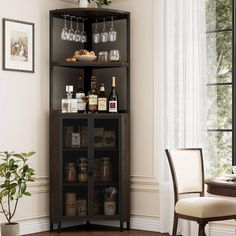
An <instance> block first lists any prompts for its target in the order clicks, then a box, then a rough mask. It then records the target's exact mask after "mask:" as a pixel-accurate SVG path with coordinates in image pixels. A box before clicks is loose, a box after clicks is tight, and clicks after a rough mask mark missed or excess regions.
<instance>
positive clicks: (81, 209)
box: [76, 198, 87, 216]
mask: <svg viewBox="0 0 236 236" xmlns="http://www.w3.org/2000/svg"><path fill="white" fill-rule="evenodd" d="M76 210H77V215H78V216H86V215H87V201H86V199H83V198H81V199H78V200H77V201H76Z"/></svg>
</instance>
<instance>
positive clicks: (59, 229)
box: [57, 221, 61, 233]
mask: <svg viewBox="0 0 236 236" xmlns="http://www.w3.org/2000/svg"><path fill="white" fill-rule="evenodd" d="M57 233H61V221H59V222H58V223H57Z"/></svg>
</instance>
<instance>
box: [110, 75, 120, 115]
mask: <svg viewBox="0 0 236 236" xmlns="http://www.w3.org/2000/svg"><path fill="white" fill-rule="evenodd" d="M108 107H109V112H111V113H117V112H118V96H117V92H116V77H114V76H113V77H112V88H111V93H110V96H109V105H108Z"/></svg>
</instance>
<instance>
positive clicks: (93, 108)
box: [88, 76, 98, 112]
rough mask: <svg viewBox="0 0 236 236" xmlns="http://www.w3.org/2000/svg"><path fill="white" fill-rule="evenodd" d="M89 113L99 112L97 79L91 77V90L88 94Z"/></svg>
mask: <svg viewBox="0 0 236 236" xmlns="http://www.w3.org/2000/svg"><path fill="white" fill-rule="evenodd" d="M88 97H89V99H88V112H97V110H98V93H97V86H96V77H95V76H92V77H91V89H90V91H89V92H88Z"/></svg>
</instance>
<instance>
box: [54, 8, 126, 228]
mask: <svg viewBox="0 0 236 236" xmlns="http://www.w3.org/2000/svg"><path fill="white" fill-rule="evenodd" d="M64 15H68V16H74V17H79V18H80V19H82V20H84V24H85V31H86V33H87V42H86V43H84V44H83V43H78V42H72V41H65V40H61V31H62V28H63V27H64ZM112 17H113V19H114V28H115V29H116V30H117V32H118V36H117V41H116V42H107V43H99V44H94V43H93V41H92V32H93V31H94V27H95V22H96V21H97V24H98V29H99V30H100V31H101V30H102V24H103V20H104V19H105V20H106V28H107V30H109V28H110V25H111V18H112ZM72 22H73V28H74V29H75V28H76V21H75V18H72ZM79 27H80V29H81V20H80V22H79ZM67 28H68V29H69V28H70V18H69V17H67ZM79 49H86V50H89V51H91V50H93V51H94V52H95V53H96V55H98V53H99V52H100V51H108V52H109V51H110V50H113V49H118V50H119V52H120V60H119V62H98V61H97V60H96V61H93V62H81V61H76V62H67V61H66V60H65V59H66V58H68V57H72V56H73V54H74V52H75V51H76V50H79ZM79 75H80V76H82V77H83V78H84V80H83V81H82V82H83V84H80V86H82V87H83V88H84V90H85V92H86V93H87V91H88V90H89V89H90V82H91V81H90V78H91V76H92V75H95V76H96V78H97V85H99V84H100V83H104V84H105V88H106V93H107V95H109V92H110V90H111V78H112V76H115V77H116V78H117V79H116V90H117V93H118V98H119V105H118V110H119V112H118V113H117V114H109V113H94V114H88V113H86V114H81V113H61V99H62V98H64V97H65V96H66V95H65V86H66V85H73V86H74V88H75V89H76V88H77V87H78V83H79V82H78V76H79ZM80 83H81V81H80ZM129 111H130V14H129V13H128V12H124V11H117V10H112V9H98V8H73V9H59V10H52V11H50V230H53V226H54V224H56V225H57V230H58V232H60V231H61V227H62V224H63V223H65V222H73V223H75V222H78V224H83V223H86V224H87V225H88V224H89V223H90V222H97V221H103V222H104V221H118V222H119V223H120V229H121V230H123V225H124V223H126V224H125V226H127V229H129V225H130V125H129V120H130V117H129ZM68 129H72V130H73V132H75V133H79V132H80V144H79V145H78V146H72V144H71V140H70V139H71V136H69V141H68V136H67V134H66V132H67V131H66V130H68ZM97 132H98V133H99V132H102V133H103V134H102V135H104V136H103V139H104V140H106V137H105V136H106V135H107V137H108V143H106V144H101V143H100V144H99V145H98V144H97V143H96V142H95V139H96V135H97ZM109 135H110V136H112V139H113V141H112V142H110V143H109ZM69 143H70V144H69ZM81 158H82V159H81ZM104 158H108V162H109V168H110V170H109V171H110V178H109V179H105V180H104V179H102V176H100V175H101V173H102V170H101V169H102V164H101V162H103V161H104ZM81 160H85V162H86V165H87V167H86V168H87V177H86V179H85V180H83V181H81V179H80V177H79V171H80V170H79V168H80V167H79V162H80V161H81ZM105 160H107V159H105ZM71 163H72V164H74V165H75V166H76V169H75V170H76V180H75V181H74V182H70V181H69V182H68V179H67V177H66V176H67V167H68V164H71ZM108 187H114V188H116V189H117V194H116V195H115V200H114V202H115V212H113V213H109V214H108V213H107V212H105V209H104V208H105V206H104V205H105V202H104V201H105V200H104V191H105V189H106V188H108ZM68 196H70V197H71V196H72V198H73V197H74V198H76V212H75V213H73V212H72V213H71V212H70V207H71V206H70V204H71V203H70V202H69V200H68ZM114 202H113V203H114ZM68 209H69V211H68ZM81 209H83V211H82V210H81ZM113 210H114V209H113ZM72 211H73V207H72ZM68 212H69V213H68Z"/></svg>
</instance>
